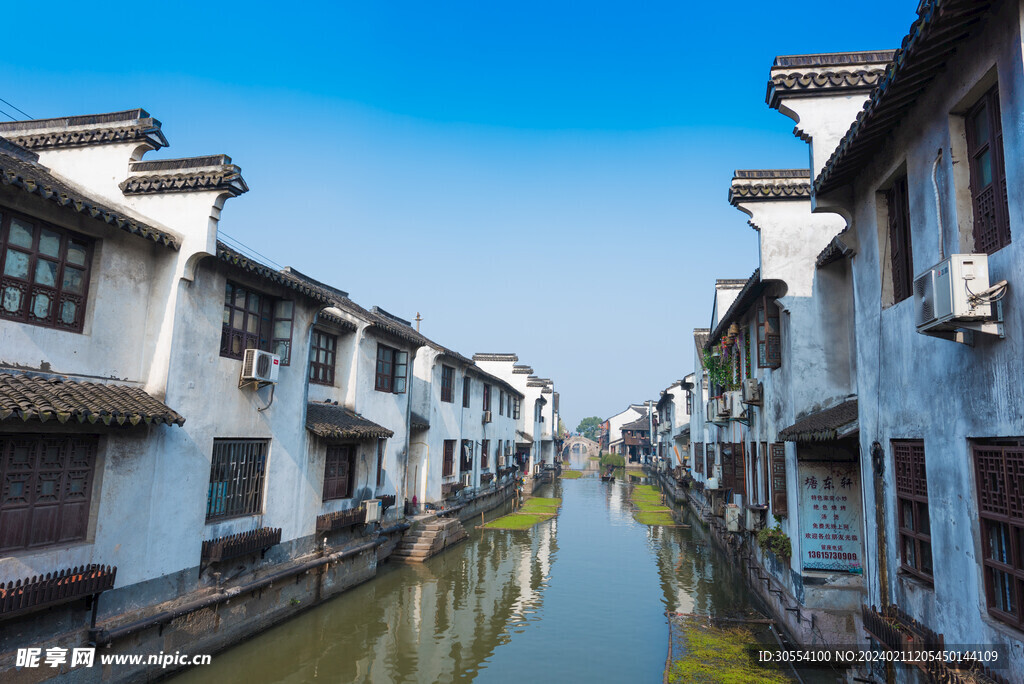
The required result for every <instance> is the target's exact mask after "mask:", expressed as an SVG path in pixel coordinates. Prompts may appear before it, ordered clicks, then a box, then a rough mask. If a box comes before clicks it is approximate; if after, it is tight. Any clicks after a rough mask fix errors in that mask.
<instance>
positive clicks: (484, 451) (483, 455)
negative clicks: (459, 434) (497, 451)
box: [480, 439, 491, 469]
mask: <svg viewBox="0 0 1024 684" xmlns="http://www.w3.org/2000/svg"><path fill="white" fill-rule="evenodd" d="M490 450H491V440H489V439H485V440H482V441H481V442H480V468H481V469H483V468H486V467H487V456H488V452H489V451H490Z"/></svg>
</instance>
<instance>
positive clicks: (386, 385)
mask: <svg viewBox="0 0 1024 684" xmlns="http://www.w3.org/2000/svg"><path fill="white" fill-rule="evenodd" d="M408 368H409V352H404V351H401V350H399V349H394V348H392V347H388V346H387V345H383V344H378V345H377V375H376V379H375V381H374V385H373V388H374V389H375V390H377V391H378V392H392V393H394V394H404V393H405V382H406V377H407V374H408Z"/></svg>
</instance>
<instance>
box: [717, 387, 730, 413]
mask: <svg viewBox="0 0 1024 684" xmlns="http://www.w3.org/2000/svg"><path fill="white" fill-rule="evenodd" d="M732 398H733V397H732V393H731V392H726V393H725V394H723V395H722V396H721V397H720V398H719V399H718V415H719V416H720V417H723V418H728V417H729V416H731V415H732Z"/></svg>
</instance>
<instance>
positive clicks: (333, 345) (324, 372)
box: [309, 330, 338, 385]
mask: <svg viewBox="0 0 1024 684" xmlns="http://www.w3.org/2000/svg"><path fill="white" fill-rule="evenodd" d="M337 350H338V336H337V335H331V334H329V333H325V332H323V331H322V330H314V331H313V344H312V345H311V346H310V348H309V381H310V382H313V383H316V384H318V385H333V384H334V360H335V357H336V355H337Z"/></svg>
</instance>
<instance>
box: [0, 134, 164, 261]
mask: <svg viewBox="0 0 1024 684" xmlns="http://www.w3.org/2000/svg"><path fill="white" fill-rule="evenodd" d="M19 149H23V148H19ZM8 150H9V148H8V146H6V145H4V146H0V183H2V184H3V185H13V186H15V187H20V188H22V189H23V190H25V191H26V192H29V193H31V194H34V195H39V196H40V197H42V198H43V199H45V200H50V201H51V202H54V203H55V204H58V205H59V206H62V207H67V208H69V209H71V210H72V211H74V212H75V213H78V214H85V215H86V216H89V217H91V218H94V219H96V220H98V221H102V222H104V223H106V224H108V225H111V226H114V227H116V228H120V229H121V230H123V231H125V232H128V233H132V234H133V235H138V236H140V237H144V238H146V239H149V240H152V241H153V242H157V243H159V244H162V245H165V246H167V247H171V248H172V249H178V248H179V247H180V243H179V241H178V238H177V237H176V236H175V235H173V234H171V233H169V232H166V231H164V230H161V229H159V228H155V227H154V226H151V225H149V224H148V223H144V222H143V221H141V220H139V219H136V218H134V217H133V216H131V215H130V214H129V213H128V210H126V209H122V208H114V207H111V206H108V205H107V204H106V200H99V199H95V198H93V197H92V196H91V195H90V194H89V193H88V192H87V191H85V190H82V189H81V188H78V187H77V186H76V185H75V184H74V183H73V182H72V181H69V180H67V179H66V178H62V177H59V176H57V175H56V174H54V173H53V172H52V171H50V169H48V168H46V167H45V166H43V165H42V164H39V163H38V162H36V161H34V160H30V159H28V158H26V157H25V156H24V155H19V153H18V152H17V150H11V151H8Z"/></svg>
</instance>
